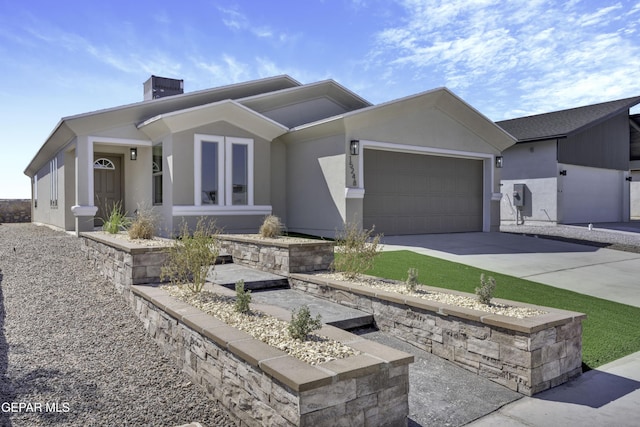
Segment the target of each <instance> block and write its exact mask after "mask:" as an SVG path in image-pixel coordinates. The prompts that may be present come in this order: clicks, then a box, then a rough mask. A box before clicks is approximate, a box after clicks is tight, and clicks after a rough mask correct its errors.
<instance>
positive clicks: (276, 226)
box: [260, 215, 284, 238]
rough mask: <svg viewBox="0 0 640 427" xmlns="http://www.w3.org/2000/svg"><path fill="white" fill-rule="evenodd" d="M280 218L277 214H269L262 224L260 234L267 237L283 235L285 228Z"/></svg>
mask: <svg viewBox="0 0 640 427" xmlns="http://www.w3.org/2000/svg"><path fill="white" fill-rule="evenodd" d="M283 228H284V227H283V225H282V222H281V221H280V218H278V217H277V216H275V215H267V216H266V217H265V218H264V221H263V222H262V225H261V226H260V235H261V236H262V237H265V238H274V237H278V236H281V235H282V230H283Z"/></svg>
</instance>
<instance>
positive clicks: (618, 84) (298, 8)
mask: <svg viewBox="0 0 640 427" xmlns="http://www.w3.org/2000/svg"><path fill="white" fill-rule="evenodd" d="M0 58H1V61H0V78H1V81H2V84H1V85H0V112H1V114H2V117H3V119H4V120H3V125H2V126H1V127H0V144H1V146H2V148H3V152H2V155H1V156H0V198H29V197H30V194H31V193H30V187H29V179H28V178H27V177H26V176H25V175H24V174H23V171H24V169H25V168H26V166H27V165H28V163H29V162H30V161H31V159H32V158H33V156H34V155H35V153H36V152H37V151H38V149H39V148H40V146H41V145H42V143H43V142H44V141H45V140H46V139H47V137H48V136H49V134H50V133H51V131H52V130H53V129H54V127H55V126H56V124H57V123H58V121H59V120H60V118H61V117H64V116H69V115H74V114H79V113H84V112H88V111H94V110H98V109H102V108H109V107H114V106H118V105H123V104H129V103H133V102H138V101H141V100H142V94H143V90H142V84H143V82H144V81H145V80H146V79H147V78H148V77H149V76H150V75H151V74H155V75H160V76H165V77H174V78H180V79H184V81H185V91H194V90H199V89H205V88H210V87H215V86H220V85H225V84H229V83H234V82H239V81H246V80H250V79H256V78H262V77H267V76H273V75H278V74H289V75H291V76H292V77H293V78H295V79H297V80H298V81H300V82H302V83H310V82H313V81H317V80H322V79H328V78H331V79H334V80H336V81H338V82H339V83H341V84H343V85H344V86H346V87H347V88H349V89H351V90H353V91H355V92H356V93H358V94H359V95H361V96H362V97H364V98H365V99H367V100H369V101H371V102H373V103H380V102H384V101H388V100H392V99H396V98H400V97H403V96H406V95H411V94H414V93H418V92H422V91H425V90H429V89H433V88H435V87H440V86H446V87H448V88H449V89H451V90H452V91H454V92H455V93H456V94H457V95H459V96H460V97H462V98H463V99H464V100H465V101H466V102H468V103H469V104H471V105H472V106H473V107H475V108H476V109H478V110H479V111H480V112H481V113H483V114H485V115H486V116H487V117H489V118H490V119H492V120H496V121H497V120H503V119H507V118H513V117H520V116H524V115H529V114H537V113H543V112H549V111H554V110H559V109H563V108H570V107H576V106H581V105H588V104H591V103H596V102H603V101H609V100H613V99H619V98H626V97H631V96H636V95H640V78H639V77H638V76H639V74H638V73H639V70H640V0H633V1H625V0H620V1H606V0H589V1H580V0H573V1H544V0H513V1H510V0H506V1H505V0H371V1H366V0H324V1H321V0H304V1H301V0H298V1H293V0H292V1H278V0H272V1H257V0H238V1H224V0H220V1H216V0H211V1H204V0H191V1H183V2H175V1H171V2H169V1H162V0H156V1H153V2H150V1H143V0H138V1H131V0H126V1H121V0H109V1H102V2H97V1H87V0H84V1H65V0H58V1H55V2H54V1H44V0H43V1H32V0H21V1H15V0H0ZM634 112H635V111H634Z"/></svg>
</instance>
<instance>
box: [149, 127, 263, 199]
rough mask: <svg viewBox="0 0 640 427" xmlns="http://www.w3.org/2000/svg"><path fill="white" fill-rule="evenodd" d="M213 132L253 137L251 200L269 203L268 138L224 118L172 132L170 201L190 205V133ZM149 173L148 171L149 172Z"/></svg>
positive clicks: (228, 135)
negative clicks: (259, 136)
mask: <svg viewBox="0 0 640 427" xmlns="http://www.w3.org/2000/svg"><path fill="white" fill-rule="evenodd" d="M195 134H204V135H217V136H225V137H239V138H251V139H253V141H254V145H253V147H254V148H253V149H254V181H253V185H254V187H253V188H254V204H256V205H269V204H270V203H271V166H270V161H271V146H270V142H269V141H265V140H264V139H262V138H258V137H256V136H255V135H253V134H251V133H249V132H247V131H245V130H243V129H240V128H238V127H236V126H233V125H231V124H229V123H226V122H218V123H213V124H210V125H207V126H201V127H198V128H194V129H190V130H188V131H184V132H178V133H176V134H174V135H173V186H174V188H173V205H174V206H192V205H194V195H193V182H194V176H193V166H194V149H193V144H194V135H195ZM149 176H151V175H149Z"/></svg>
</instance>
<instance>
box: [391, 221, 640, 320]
mask: <svg viewBox="0 0 640 427" xmlns="http://www.w3.org/2000/svg"><path fill="white" fill-rule="evenodd" d="M403 249H404V250H410V251H414V252H417V253H420V254H424V255H429V256H432V257H436V258H442V259H446V260H449V261H454V262H458V263H461V264H466V265H470V266H473V267H477V268H480V269H484V270H487V271H494V272H497V273H503V274H508V275H511V276H515V277H519V278H523V279H528V280H531V281H534V282H538V283H543V284H545V285H550V286H555V287H558V288H563V289H568V290H572V291H575V292H579V293H582V294H586V295H591V296H595V297H599V298H604V299H608V300H611V301H616V302H620V303H623V304H629V305H634V306H636V307H640V279H639V278H640V254H638V253H632V252H623V251H618V250H612V249H606V248H601V247H597V246H588V245H582V244H577V243H570V242H566V241H559V240H551V239H545V238H536V237H530V236H523V235H517V234H508V233H498V232H495V233H452V234H423V235H410V236H388V237H384V238H383V250H385V251H392V250H403Z"/></svg>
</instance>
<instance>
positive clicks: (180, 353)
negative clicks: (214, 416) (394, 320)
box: [130, 285, 413, 427]
mask: <svg viewBox="0 0 640 427" xmlns="http://www.w3.org/2000/svg"><path fill="white" fill-rule="evenodd" d="M130 302H131V305H132V307H133V308H134V310H135V313H136V314H137V315H138V317H139V318H140V320H142V322H143V324H144V327H145V328H146V330H147V331H148V333H149V335H150V336H151V337H152V338H153V339H154V340H155V341H156V342H157V343H158V345H160V346H161V347H162V348H163V350H164V352H165V354H167V355H169V356H171V357H173V358H175V360H176V362H177V363H178V366H179V367H180V368H181V369H182V370H183V371H184V372H185V373H186V374H187V375H188V376H189V377H190V378H191V380H192V381H193V382H194V383H196V384H199V385H200V386H202V387H203V389H204V390H205V391H206V392H207V394H208V395H209V396H210V397H212V398H213V399H215V400H217V401H219V402H220V403H221V404H222V405H224V406H225V407H226V408H227V409H228V410H229V411H230V412H231V413H233V414H234V415H235V416H236V417H237V418H238V419H240V420H241V425H246V426H256V427H258V426H264V425H270V426H313V427H316V426H318V427H320V426H327V427H333V426H339V425H343V426H354V425H361V426H365V425H366V426H406V425H407V415H408V412H409V403H408V394H409V363H412V362H413V356H411V355H409V354H406V353H403V352H401V351H398V350H394V349H391V348H389V347H385V346H383V345H380V344H377V343H374V342H371V341H368V340H365V339H362V338H360V337H358V336H356V335H352V334H350V333H348V332H345V331H341V330H339V329H336V328H333V327H331V326H327V325H325V326H324V327H323V329H322V330H320V331H319V333H320V334H321V335H324V336H327V337H329V338H332V339H335V340H338V341H341V342H343V343H344V344H346V345H348V346H350V347H352V348H354V349H356V350H359V351H360V352H361V354H359V355H357V356H352V357H349V358H347V359H341V360H334V361H330V362H326V363H322V364H320V365H317V366H312V365H309V364H307V363H305V362H302V361H300V360H298V359H296V358H294V357H292V356H289V355H287V354H286V353H284V352H283V351H281V350H278V349H276V348H274V347H270V346H269V345H267V344H265V343H263V342H261V341H258V340H256V339H254V338H252V337H251V336H250V335H248V334H246V333H244V332H242V331H239V330H236V329H234V328H232V327H230V326H228V325H227V324H225V323H224V322H222V321H220V320H218V319H216V318H214V317H212V316H209V315H207V314H205V313H203V312H201V311H200V310H198V309H196V308H194V307H192V306H190V305H188V304H186V303H183V302H181V301H178V300H175V299H174V298H172V297H171V296H169V295H168V294H167V293H166V292H165V291H163V290H161V289H159V288H153V287H150V286H136V285H134V286H132V287H131V293H130ZM259 309H260V310H261V311H267V312H268V311H269V310H273V311H275V312H276V313H277V314H279V316H280V317H285V318H287V317H288V316H290V314H289V312H288V311H281V309H277V308H273V307H271V308H269V307H268V306H260V307H259ZM287 320H289V319H287Z"/></svg>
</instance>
